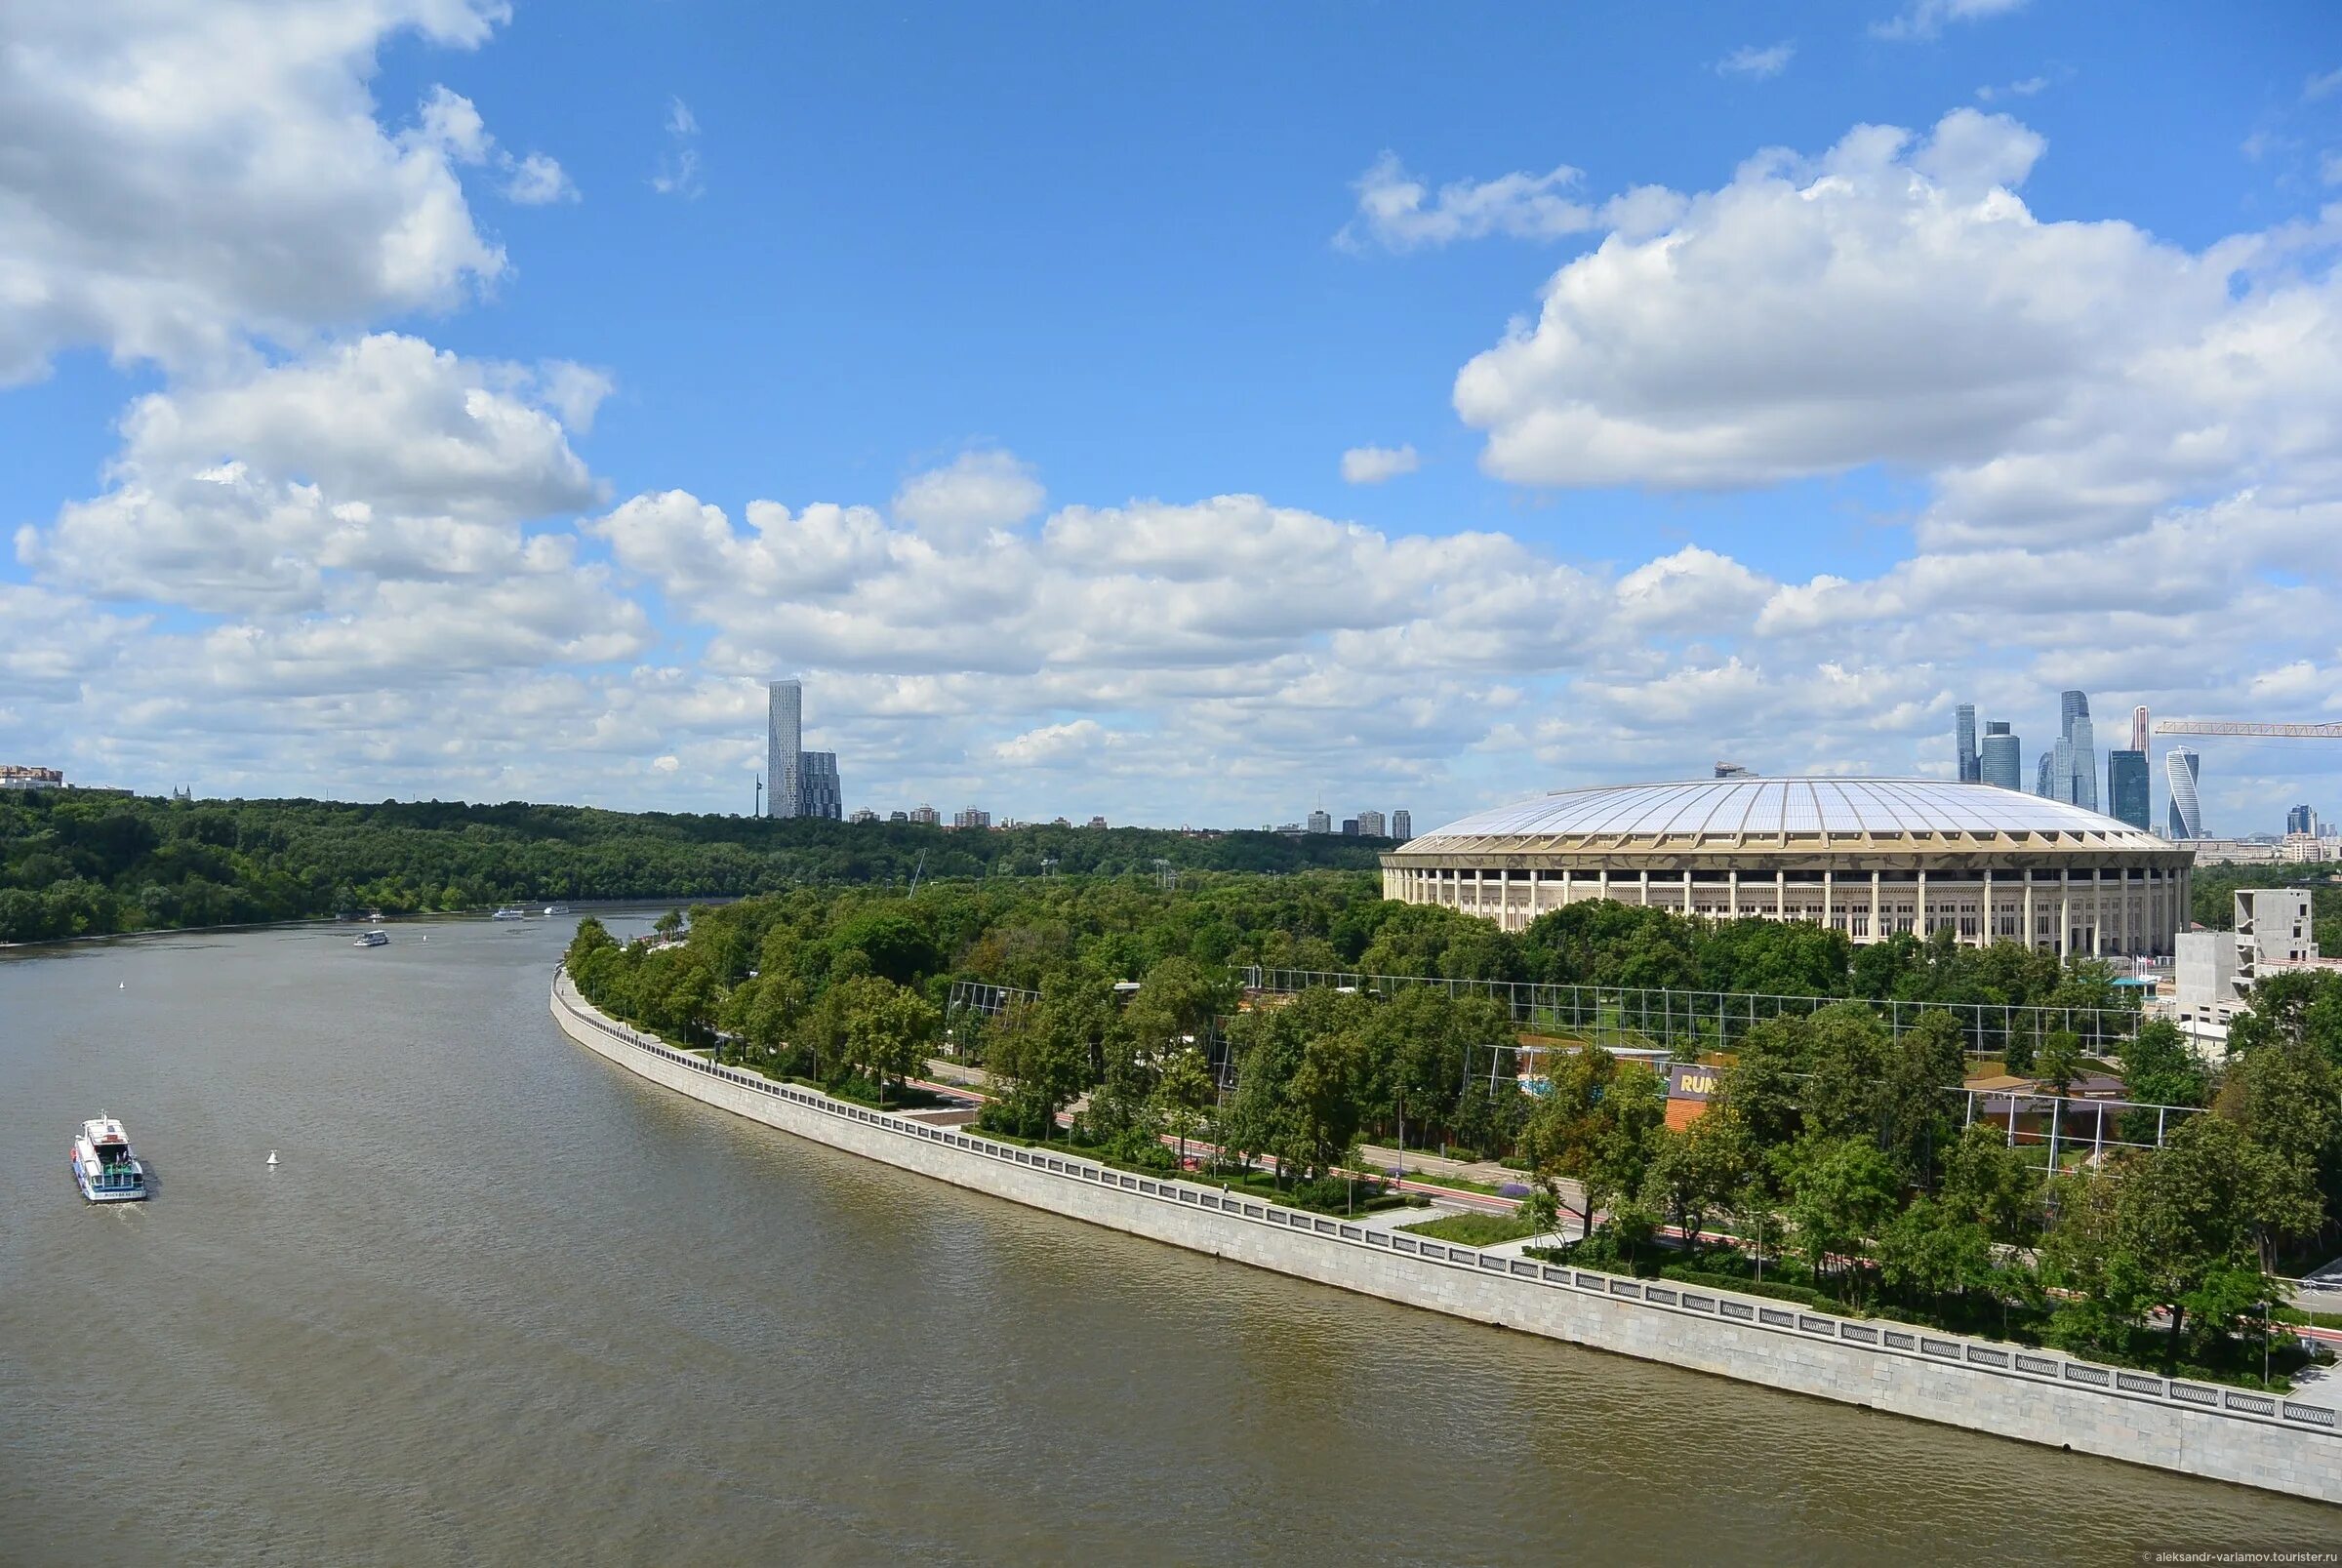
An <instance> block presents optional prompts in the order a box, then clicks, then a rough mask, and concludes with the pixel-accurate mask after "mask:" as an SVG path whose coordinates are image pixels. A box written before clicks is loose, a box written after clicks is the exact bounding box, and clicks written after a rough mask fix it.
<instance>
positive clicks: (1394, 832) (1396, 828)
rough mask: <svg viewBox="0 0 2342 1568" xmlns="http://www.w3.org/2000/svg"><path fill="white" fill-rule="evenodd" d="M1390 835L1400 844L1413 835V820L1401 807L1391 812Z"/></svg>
mask: <svg viewBox="0 0 2342 1568" xmlns="http://www.w3.org/2000/svg"><path fill="white" fill-rule="evenodd" d="M1391 836H1392V837H1393V838H1395V839H1397V840H1398V841H1399V842H1400V843H1402V844H1403V843H1405V842H1406V841H1407V840H1408V839H1410V838H1413V837H1414V836H1415V824H1414V821H1413V819H1411V818H1409V817H1408V816H1407V813H1406V811H1405V809H1404V808H1403V807H1402V808H1401V809H1399V810H1397V811H1394V812H1393V813H1392V814H1391Z"/></svg>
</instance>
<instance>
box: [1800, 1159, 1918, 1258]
mask: <svg viewBox="0 0 2342 1568" xmlns="http://www.w3.org/2000/svg"><path fill="white" fill-rule="evenodd" d="M1789 1187H1790V1201H1789V1220H1790V1224H1791V1226H1793V1227H1794V1228H1795V1230H1796V1233H1797V1248H1798V1250H1799V1251H1800V1252H1802V1253H1803V1254H1804V1255H1805V1261H1806V1263H1807V1264H1808V1265H1810V1266H1811V1267H1812V1268H1813V1271H1814V1275H1815V1277H1816V1278H1824V1277H1830V1278H1835V1279H1836V1280H1837V1287H1838V1289H1839V1291H1840V1293H1841V1294H1844V1293H1846V1292H1847V1291H1848V1290H1850V1289H1851V1288H1854V1286H1855V1284H1856V1282H1857V1277H1858V1276H1857V1271H1856V1270H1855V1268H1854V1267H1853V1266H1851V1265H1852V1261H1853V1260H1856V1259H1859V1258H1860V1257H1861V1256H1862V1254H1863V1251H1864V1245H1865V1243H1866V1242H1867V1241H1869V1240H1870V1239H1871V1238H1873V1237H1875V1236H1877V1235H1878V1232H1879V1230H1880V1229H1881V1228H1882V1227H1883V1226H1885V1224H1886V1222H1887V1220H1888V1219H1889V1218H1891V1217H1892V1216H1893V1215H1894V1213H1895V1211H1896V1204H1897V1200H1898V1199H1899V1198H1900V1197H1901V1196H1902V1183H1901V1181H1900V1180H1899V1178H1898V1175H1897V1173H1896V1171H1895V1167H1894V1165H1893V1164H1892V1162H1890V1161H1889V1160H1888V1159H1887V1157H1886V1155H1885V1154H1884V1153H1882V1152H1880V1150H1879V1148H1878V1142H1877V1140H1875V1139H1872V1138H1868V1137H1865V1136H1863V1135H1861V1134H1859V1133H1856V1134H1850V1135H1847V1136H1845V1137H1840V1138H1818V1137H1817V1138H1809V1139H1807V1140H1805V1141H1804V1142H1803V1143H1801V1144H1799V1145H1798V1146H1797V1151H1796V1155H1795V1157H1794V1159H1793V1160H1792V1162H1791V1165H1790V1180H1789Z"/></svg>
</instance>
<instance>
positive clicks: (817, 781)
mask: <svg viewBox="0 0 2342 1568" xmlns="http://www.w3.org/2000/svg"><path fill="white" fill-rule="evenodd" d="M797 757H798V778H799V780H800V787H799V793H798V796H797V815H798V816H800V817H827V818H828V819H829V821H831V822H836V821H837V820H838V819H839V818H841V817H843V816H844V815H845V814H846V797H845V793H844V791H843V790H842V789H840V788H839V786H838V783H837V753H836V752H834V751H800V752H799V753H797Z"/></svg>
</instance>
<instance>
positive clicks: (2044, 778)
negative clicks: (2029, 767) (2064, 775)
mask: <svg viewBox="0 0 2342 1568" xmlns="http://www.w3.org/2000/svg"><path fill="white" fill-rule="evenodd" d="M2033 792H2034V793H2035V794H2037V795H2046V796H2048V797H2049V798H2050V799H2052V800H2055V799H2056V798H2057V747H2056V746H2053V745H2051V746H2044V747H2042V748H2041V765H2040V766H2039V768H2037V769H2035V770H2034V775H2033Z"/></svg>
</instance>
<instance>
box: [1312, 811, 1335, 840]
mask: <svg viewBox="0 0 2342 1568" xmlns="http://www.w3.org/2000/svg"><path fill="white" fill-rule="evenodd" d="M1333 830H1334V820H1333V818H1331V817H1329V816H1327V815H1326V814H1325V808H1324V807H1322V806H1320V807H1319V808H1318V809H1317V810H1315V811H1313V812H1311V813H1310V831H1311V832H1312V833H1330V832H1332V831H1333Z"/></svg>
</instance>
